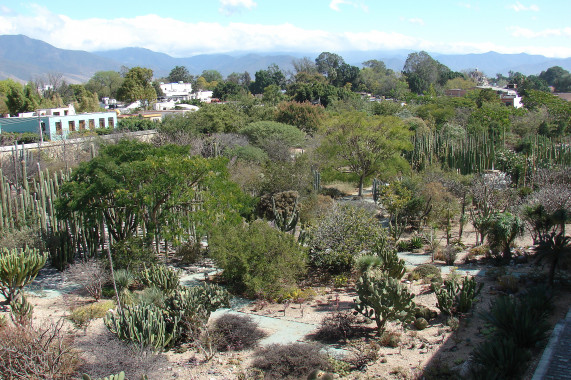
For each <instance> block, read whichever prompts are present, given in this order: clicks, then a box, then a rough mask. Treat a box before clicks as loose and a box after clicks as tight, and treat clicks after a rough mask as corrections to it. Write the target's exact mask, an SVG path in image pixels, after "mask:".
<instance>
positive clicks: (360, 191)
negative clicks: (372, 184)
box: [359, 175, 365, 197]
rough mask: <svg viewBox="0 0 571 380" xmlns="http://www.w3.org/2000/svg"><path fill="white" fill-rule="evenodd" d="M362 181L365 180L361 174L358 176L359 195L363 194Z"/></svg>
mask: <svg viewBox="0 0 571 380" xmlns="http://www.w3.org/2000/svg"><path fill="white" fill-rule="evenodd" d="M363 182H365V176H364V175H361V176H360V177H359V197H362V196H363Z"/></svg>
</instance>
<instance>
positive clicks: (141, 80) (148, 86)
mask: <svg viewBox="0 0 571 380" xmlns="http://www.w3.org/2000/svg"><path fill="white" fill-rule="evenodd" d="M152 79H153V70H151V69H147V68H143V67H138V66H137V67H133V68H132V69H129V71H128V72H127V73H126V74H125V80H124V81H123V84H122V85H121V87H120V88H119V89H118V90H117V98H118V99H119V100H123V101H126V102H134V101H136V100H140V101H141V103H142V105H143V107H145V108H147V107H149V105H150V103H151V102H153V101H154V100H156V99H157V93H156V91H155V88H154V87H153V84H152Z"/></svg>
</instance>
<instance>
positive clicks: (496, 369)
mask: <svg viewBox="0 0 571 380" xmlns="http://www.w3.org/2000/svg"><path fill="white" fill-rule="evenodd" d="M472 358H473V365H472V367H471V372H472V376H473V378H474V379H482V380H483V379H485V380H503V379H514V380H515V379H521V376H522V375H523V373H524V372H525V370H526V368H527V365H526V363H527V361H528V360H529V358H530V354H529V351H527V350H526V349H525V348H523V347H522V346H520V345H518V344H517V343H515V342H514V341H513V340H511V339H493V340H488V341H485V342H484V343H482V344H480V345H479V346H477V347H476V349H475V350H474V353H473V354H472Z"/></svg>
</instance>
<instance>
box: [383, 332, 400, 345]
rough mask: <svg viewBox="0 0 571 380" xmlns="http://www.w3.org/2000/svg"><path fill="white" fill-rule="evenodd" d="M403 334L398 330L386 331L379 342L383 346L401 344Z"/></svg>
mask: <svg viewBox="0 0 571 380" xmlns="http://www.w3.org/2000/svg"><path fill="white" fill-rule="evenodd" d="M400 338H401V334H400V333H398V332H396V331H385V332H384V333H383V335H381V337H380V338H379V344H380V345H381V346H383V347H393V348H396V347H398V346H399V343H400Z"/></svg>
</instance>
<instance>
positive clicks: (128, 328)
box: [104, 305, 179, 352]
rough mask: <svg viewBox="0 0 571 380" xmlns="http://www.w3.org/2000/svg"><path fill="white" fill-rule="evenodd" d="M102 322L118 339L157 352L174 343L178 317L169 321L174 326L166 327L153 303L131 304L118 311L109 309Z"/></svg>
mask: <svg viewBox="0 0 571 380" xmlns="http://www.w3.org/2000/svg"><path fill="white" fill-rule="evenodd" d="M104 322H105V326H107V328H108V329H109V331H111V332H112V333H113V334H115V335H117V337H118V338H119V339H121V340H126V341H130V342H132V343H134V344H136V345H137V346H141V347H148V348H150V349H152V350H154V351H157V352H158V351H161V350H163V349H165V348H167V347H168V346H169V345H170V344H171V343H174V339H175V331H176V326H177V324H178V322H179V319H177V318H176V317H175V318H174V319H173V320H172V321H170V323H171V324H172V325H173V326H174V328H172V329H167V321H166V319H165V316H164V313H163V311H162V310H161V309H159V308H158V307H156V306H154V305H132V306H125V307H123V308H122V309H121V310H120V311H118V312H112V311H110V312H109V313H107V315H106V316H105V319H104ZM169 330H170V331H169Z"/></svg>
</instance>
